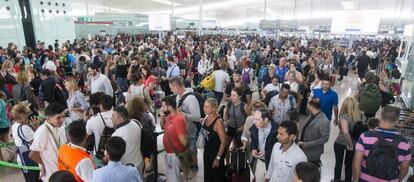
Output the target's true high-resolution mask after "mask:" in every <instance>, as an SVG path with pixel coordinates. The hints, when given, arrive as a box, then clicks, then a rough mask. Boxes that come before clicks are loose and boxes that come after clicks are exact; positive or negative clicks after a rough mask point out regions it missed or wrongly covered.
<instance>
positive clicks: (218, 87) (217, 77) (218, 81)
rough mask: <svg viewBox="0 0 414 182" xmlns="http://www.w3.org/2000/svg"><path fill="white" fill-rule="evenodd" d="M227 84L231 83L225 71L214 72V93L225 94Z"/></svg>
mask: <svg viewBox="0 0 414 182" xmlns="http://www.w3.org/2000/svg"><path fill="white" fill-rule="evenodd" d="M226 82H230V76H229V74H228V73H227V72H225V71H223V70H217V71H215V72H214V91H216V92H224V90H225V89H226Z"/></svg>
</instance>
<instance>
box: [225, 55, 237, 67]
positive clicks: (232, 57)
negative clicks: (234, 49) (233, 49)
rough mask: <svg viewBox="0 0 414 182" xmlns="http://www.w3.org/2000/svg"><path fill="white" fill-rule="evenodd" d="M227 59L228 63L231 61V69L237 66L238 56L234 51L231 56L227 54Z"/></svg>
mask: <svg viewBox="0 0 414 182" xmlns="http://www.w3.org/2000/svg"><path fill="white" fill-rule="evenodd" d="M227 61H228V63H229V68H230V69H231V70H234V67H235V65H234V64H235V63H236V61H237V58H236V56H235V55H234V54H233V53H232V54H231V56H227Z"/></svg>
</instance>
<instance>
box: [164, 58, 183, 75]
mask: <svg viewBox="0 0 414 182" xmlns="http://www.w3.org/2000/svg"><path fill="white" fill-rule="evenodd" d="M176 76H180V68H179V67H178V65H177V63H176V62H175V60H174V58H173V57H172V56H170V57H168V69H167V73H166V78H172V77H176Z"/></svg>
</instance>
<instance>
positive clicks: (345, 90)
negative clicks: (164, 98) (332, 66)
mask: <svg viewBox="0 0 414 182" xmlns="http://www.w3.org/2000/svg"><path fill="white" fill-rule="evenodd" d="M357 84H358V81H357V76H356V75H349V77H345V78H344V80H342V81H340V82H338V81H337V82H336V84H335V86H334V87H333V90H334V91H336V92H337V94H338V96H339V103H340V104H341V103H342V101H343V100H344V99H345V98H346V97H347V96H353V95H355V93H356V90H357ZM257 98H258V93H257V92H255V93H254V95H253V99H257ZM305 121H306V117H304V116H303V117H302V118H301V119H300V122H299V124H298V125H299V130H301V129H302V127H303V126H304V122H305ZM338 132H339V129H338V127H337V126H335V125H333V124H332V125H331V132H330V136H329V141H328V142H327V143H326V144H325V151H324V153H323V155H322V157H321V160H322V179H321V181H322V182H329V181H330V180H331V179H333V175H334V166H335V156H334V151H333V144H334V141H335V139H336V137H337V135H338ZM158 142H159V143H161V142H162V140H161V137H159V138H158ZM162 148H163V146H159V149H162ZM198 153H199V156H202V153H203V151H199V152H198ZM164 154H165V153H161V154H160V155H159V156H158V159H159V160H158V163H159V165H158V166H159V171H160V173H164V172H165V171H166V168H165V165H164V164H165V162H164ZM198 160H199V164H202V158H201V157H199V158H198ZM202 171H203V166H202V165H199V172H198V173H197V174H195V175H194V177H193V178H192V180H190V181H203V180H202V179H203V174H202ZM0 181H3V182H15V181H24V178H23V176H22V174H21V172H20V170H17V169H11V168H0Z"/></svg>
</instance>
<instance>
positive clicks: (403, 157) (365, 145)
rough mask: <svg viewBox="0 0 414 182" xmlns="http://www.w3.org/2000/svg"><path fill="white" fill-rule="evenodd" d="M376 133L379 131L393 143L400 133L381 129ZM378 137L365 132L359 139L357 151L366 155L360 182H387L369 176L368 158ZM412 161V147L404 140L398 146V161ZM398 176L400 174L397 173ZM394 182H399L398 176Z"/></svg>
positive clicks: (362, 164) (394, 178)
mask: <svg viewBox="0 0 414 182" xmlns="http://www.w3.org/2000/svg"><path fill="white" fill-rule="evenodd" d="M376 131H379V132H380V133H381V134H382V135H383V136H384V138H385V139H386V140H388V141H390V142H392V141H393V140H394V139H395V138H396V137H397V136H398V135H399V133H398V132H397V130H395V129H383V128H379V129H377V130H376ZM377 140H378V139H377V137H375V136H374V134H373V133H371V132H365V133H363V134H361V136H360V137H359V139H358V143H357V144H356V147H355V150H357V151H360V152H362V153H363V154H364V158H363V160H362V163H361V175H360V179H359V181H360V182H368V181H376V182H385V181H386V180H383V179H379V178H377V177H374V176H370V175H368V174H367V168H366V165H367V158H368V154H369V151H370V149H371V147H372V146H373V145H374V144H375V143H376V142H377ZM410 160H411V146H410V143H409V142H408V141H407V139H405V138H403V139H402V140H401V142H400V143H399V145H398V161H400V163H401V162H404V161H410ZM397 174H398V173H397ZM391 181H392V182H394V181H395V182H398V175H396V176H394V177H393V180H391Z"/></svg>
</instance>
